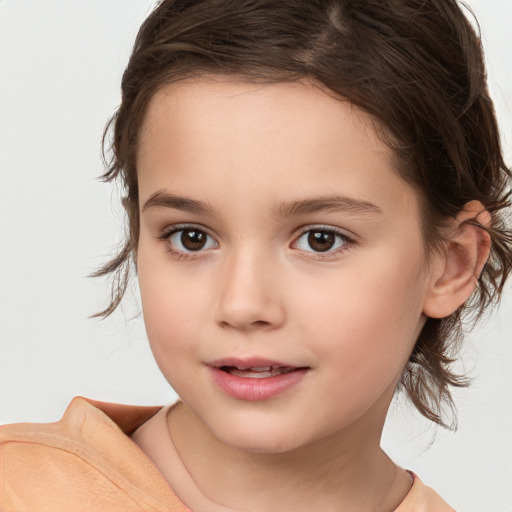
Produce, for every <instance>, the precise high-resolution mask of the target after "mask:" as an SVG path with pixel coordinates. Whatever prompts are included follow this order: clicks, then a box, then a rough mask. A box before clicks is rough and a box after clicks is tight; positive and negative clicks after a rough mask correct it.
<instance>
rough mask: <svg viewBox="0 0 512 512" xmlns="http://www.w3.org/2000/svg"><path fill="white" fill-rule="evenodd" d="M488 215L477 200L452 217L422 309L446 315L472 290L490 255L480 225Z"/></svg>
mask: <svg viewBox="0 0 512 512" xmlns="http://www.w3.org/2000/svg"><path fill="white" fill-rule="evenodd" d="M490 225H491V215H490V213H489V212H488V211H487V210H485V208H484V207H483V205H482V203H480V202H479V201H470V202H469V203H467V204H466V205H465V206H464V209H463V210H462V211H460V212H459V214H458V215H457V216H456V217H455V219H454V221H453V225H452V227H451V228H450V234H449V235H448V237H447V241H446V243H445V246H444V251H442V252H440V253H438V254H436V255H435V256H434V257H433V258H434V260H435V261H433V262H432V273H431V276H430V278H431V281H430V284H429V290H428V292H427V296H426V299H425V303H424V308H423V312H424V314H425V315H426V316H427V317H430V318H445V317H447V316H449V315H451V314H452V313H453V312H454V311H456V310H457V308H458V307H460V306H461V305H462V304H464V302H466V300H467V299H468V298H469V297H470V296H471V294H472V293H473V291H474V289H475V287H476V285H477V283H478V278H479V276H480V274H481V273H482V270H483V268H484V265H485V263H486V261H487V258H488V257H489V251H490V245H491V239H490V236H489V234H488V233H487V231H486V230H485V229H483V228H486V227H489V226H490Z"/></svg>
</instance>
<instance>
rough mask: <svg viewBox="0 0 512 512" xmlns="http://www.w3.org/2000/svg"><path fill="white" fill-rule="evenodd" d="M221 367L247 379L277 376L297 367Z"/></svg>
mask: <svg viewBox="0 0 512 512" xmlns="http://www.w3.org/2000/svg"><path fill="white" fill-rule="evenodd" d="M219 369H220V370H222V371H223V372H227V373H229V374H230V375H236V376H238V377H244V378H246V379H266V378H268V377H276V376H277V375H283V374H285V373H290V372H293V371H294V370H296V369H297V368H292V367H289V366H255V367H251V368H237V367H236V366H221V367H220V368H219Z"/></svg>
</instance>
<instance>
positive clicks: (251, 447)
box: [207, 420, 311, 454]
mask: <svg viewBox="0 0 512 512" xmlns="http://www.w3.org/2000/svg"><path fill="white" fill-rule="evenodd" d="M228 423H229V424H228ZM207 427H209V429H210V432H211V433H212V434H213V435H214V436H215V437H216V438H217V439H218V440H219V441H220V442H221V443H222V444H224V445H226V446H229V447H230V448H234V449H236V450H240V451H243V452H248V453H262V454H263V453H268V454H270V453H276V454H277V453H284V452H289V451H292V450H295V449H297V448H300V447H301V446H304V445H305V444H308V443H309V442H310V441H311V440H310V439H308V438H307V436H305V435H304V434H305V432H304V431H303V430H302V429H300V427H297V426H295V427H294V428H287V427H289V426H288V425H279V424H277V422H275V421H273V422H270V421H267V422H262V421H260V422H256V421H251V420H246V421H238V422H236V421H229V422H226V423H225V424H218V423H217V422H216V424H215V425H211V426H208V425H207ZM294 430H295V431H294ZM297 430H300V434H301V435H297V434H298V432H297Z"/></svg>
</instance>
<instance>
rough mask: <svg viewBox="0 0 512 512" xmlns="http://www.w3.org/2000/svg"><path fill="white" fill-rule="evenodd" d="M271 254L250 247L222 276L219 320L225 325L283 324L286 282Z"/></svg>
mask: <svg viewBox="0 0 512 512" xmlns="http://www.w3.org/2000/svg"><path fill="white" fill-rule="evenodd" d="M282 284H283V283H282V282H281V279H280V272H279V268H278V266H277V265H275V264H273V263H272V262H271V261H270V258H268V257H265V255H262V254H256V253H255V252H253V251H250V250H246V251H243V253H242V252H240V253H238V254H237V255H234V256H233V257H232V258H230V259H229V260H228V261H225V266H224V269H223V271H222V272H221V275H220V276H219V285H220V293H219V295H218V311H217V321H218V323H219V324H220V325H221V326H222V327H224V328H233V329H237V330H243V331H251V330H255V329H264V330H271V329H276V328H278V327H280V326H282V325H283V323H284V321H285V308H284V304H283V300H282V297H283V295H284V294H283V291H284V290H283V286H282Z"/></svg>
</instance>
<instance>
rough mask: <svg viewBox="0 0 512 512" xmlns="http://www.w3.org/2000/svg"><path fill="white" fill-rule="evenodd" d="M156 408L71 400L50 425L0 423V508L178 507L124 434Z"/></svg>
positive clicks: (91, 508)
mask: <svg viewBox="0 0 512 512" xmlns="http://www.w3.org/2000/svg"><path fill="white" fill-rule="evenodd" d="M159 409H160V407H152V408H147V407H136V406H123V405H118V404H103V403H101V402H93V401H89V400H86V399H84V398H81V397H78V398H75V399H74V400H73V401H72V402H71V404H70V405H69V407H68V409H67V410H66V412H65V414H64V416H63V418H62V419H61V420H60V421H58V422H56V423H46V424H35V423H32V424H31V423H19V424H13V425H5V426H2V427H1V428H0V471H1V474H2V479H1V485H2V488H1V494H0V509H1V510H2V511H5V512H8V511H10V510H17V511H23V510H27V511H28V510H39V511H45V510H48V511H49V510H51V511H53V512H57V511H64V510H66V511H69V510H75V511H79V510H83V511H85V510H97V511H101V510H113V509H116V510H124V511H130V510H134V511H135V510H138V511H140V510H171V511H185V510H186V508H184V507H183V505H182V504H181V503H180V502H179V500H178V499H177V498H176V496H175V495H174V493H173V492H172V490H171V489H170V487H169V486H168V485H167V482H166V481H165V480H164V479H163V477H162V476H161V474H160V473H159V471H158V470H157V469H156V468H155V467H154V466H153V464H152V463H151V461H150V460H149V459H148V458H147V457H146V456H145V454H144V453H143V452H142V451H141V450H140V449H139V448H138V447H137V446H136V445H135V444H134V443H133V442H132V441H131V439H130V438H129V435H130V433H131V432H132V431H133V430H135V428H137V427H138V426H139V425H140V424H142V423H144V421H146V420H147V419H149V418H150V417H151V416H153V415H154V414H155V413H156V412H157V411H158V410H159Z"/></svg>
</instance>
